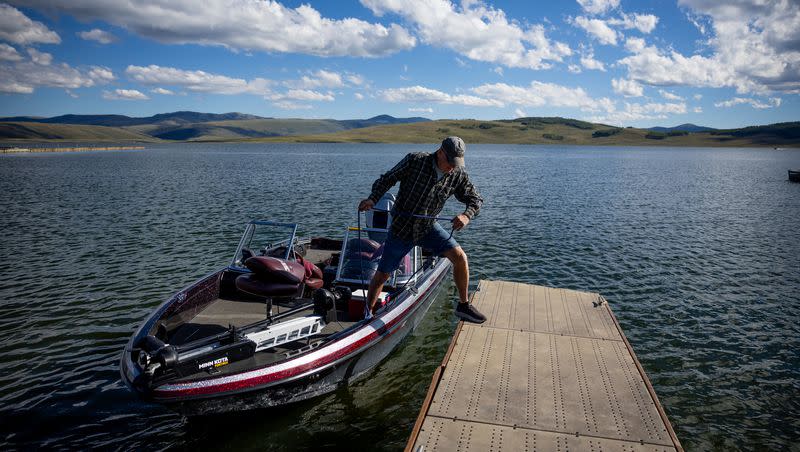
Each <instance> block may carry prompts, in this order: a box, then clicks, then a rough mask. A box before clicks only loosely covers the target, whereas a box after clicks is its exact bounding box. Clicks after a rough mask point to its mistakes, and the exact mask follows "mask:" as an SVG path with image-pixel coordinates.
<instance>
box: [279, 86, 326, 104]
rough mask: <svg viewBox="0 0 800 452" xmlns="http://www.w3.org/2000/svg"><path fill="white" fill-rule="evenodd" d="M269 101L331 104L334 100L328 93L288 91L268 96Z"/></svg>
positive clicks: (305, 90) (306, 90) (301, 90)
mask: <svg viewBox="0 0 800 452" xmlns="http://www.w3.org/2000/svg"><path fill="white" fill-rule="evenodd" d="M270 99H273V100H282V101H286V100H289V101H296V100H301V101H306V102H315V101H325V102H333V101H334V100H336V99H335V98H334V97H333V95H331V94H330V93H328V94H323V93H320V92H317V91H312V90H308V89H290V90H289V91H287V92H286V93H283V94H273V95H272V96H270Z"/></svg>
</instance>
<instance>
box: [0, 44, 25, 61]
mask: <svg viewBox="0 0 800 452" xmlns="http://www.w3.org/2000/svg"><path fill="white" fill-rule="evenodd" d="M0 61H22V55H20V54H19V53H18V52H17V49H15V48H13V47H11V46H10V45H8V44H2V43H0Z"/></svg>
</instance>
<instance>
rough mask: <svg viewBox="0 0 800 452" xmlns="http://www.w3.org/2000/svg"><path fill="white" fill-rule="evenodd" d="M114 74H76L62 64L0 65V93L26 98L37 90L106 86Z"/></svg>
mask: <svg viewBox="0 0 800 452" xmlns="http://www.w3.org/2000/svg"><path fill="white" fill-rule="evenodd" d="M113 79H114V74H113V73H112V72H111V71H110V70H108V69H107V68H101V67H91V68H89V69H88V70H84V69H82V70H79V69H76V68H73V67H71V66H70V65H68V64H66V63H61V64H49V65H40V64H36V63H34V62H33V61H21V62H17V63H13V64H7V65H0V92H6V93H20V94H29V93H32V92H34V90H35V89H36V88H37V87H48V88H63V89H75V88H85V87H91V86H96V85H102V84H105V83H108V82H109V81H110V80H113Z"/></svg>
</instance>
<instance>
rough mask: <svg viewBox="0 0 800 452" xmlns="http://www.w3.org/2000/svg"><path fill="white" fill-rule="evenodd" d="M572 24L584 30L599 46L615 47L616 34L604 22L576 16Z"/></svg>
mask: <svg viewBox="0 0 800 452" xmlns="http://www.w3.org/2000/svg"><path fill="white" fill-rule="evenodd" d="M573 23H574V24H575V25H576V26H578V27H580V28H582V29H584V30H585V31H586V33H589V35H591V36H592V37H594V38H595V39H597V41H598V42H600V43H601V44H609V45H614V46H615V45H617V32H616V31H614V30H613V29H612V28H611V27H609V26H608V24H606V21H604V20H601V19H589V18H587V17H583V16H578V17H576V18H575V20H574V21H573Z"/></svg>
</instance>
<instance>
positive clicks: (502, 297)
mask: <svg viewBox="0 0 800 452" xmlns="http://www.w3.org/2000/svg"><path fill="white" fill-rule="evenodd" d="M473 303H474V304H475V306H476V307H477V308H478V309H479V310H480V311H481V312H483V313H484V314H485V315H486V316H487V317H488V320H487V321H486V322H485V323H484V324H482V325H475V324H470V323H464V322H461V323H459V326H458V328H457V329H456V333H455V336H454V338H453V341H452V343H451V345H450V349H449V350H448V353H447V355H446V356H445V358H444V361H443V362H442V365H441V366H440V367H439V368H438V369H437V371H436V373H435V374H434V377H433V382H432V384H431V388H430V390H429V391H428V396H427V397H426V399H425V403H424V404H423V407H422V410H421V412H420V415H419V418H418V419H417V424H416V425H415V427H414V431H413V432H412V435H411V438H410V439H409V442H408V445H407V447H406V450H407V451H414V452H417V451H419V452H422V451H424V452H429V451H451V450H465V451H466V450H476V451H503V450H508V451H532V450H545V451H547V450H553V451H567V450H569V451H581V450H584V451H601V450H625V451H645V450H647V451H675V450H679V451H682V450H683V449H682V447H681V445H680V442H679V441H678V439H677V437H676V436H675V433H674V431H673V430H672V426H671V425H670V424H669V420H668V419H667V417H666V414H665V413H664V411H663V409H662V408H661V405H660V403H659V401H658V398H657V397H656V394H655V392H654V391H653V388H652V386H651V385H650V382H649V380H648V379H647V376H646V375H645V373H644V370H643V369H642V368H641V365H640V364H639V362H638V360H637V359H636V356H635V355H634V353H633V349H632V348H631V347H630V344H629V343H628V341H627V339H626V338H625V336H624V334H623V333H622V329H621V328H620V327H619V324H618V323H617V321H616V318H615V317H614V315H613V313H612V312H611V309H610V308H609V307H608V303H606V301H605V299H604V298H603V297H601V296H600V295H598V294H594V293H588V292H577V291H573V290H565V289H554V288H548V287H543V286H534V285H528V284H520V283H513V282H507V281H481V282H480V285H479V288H478V291H477V292H476V294H475V295H474V298H473Z"/></svg>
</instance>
